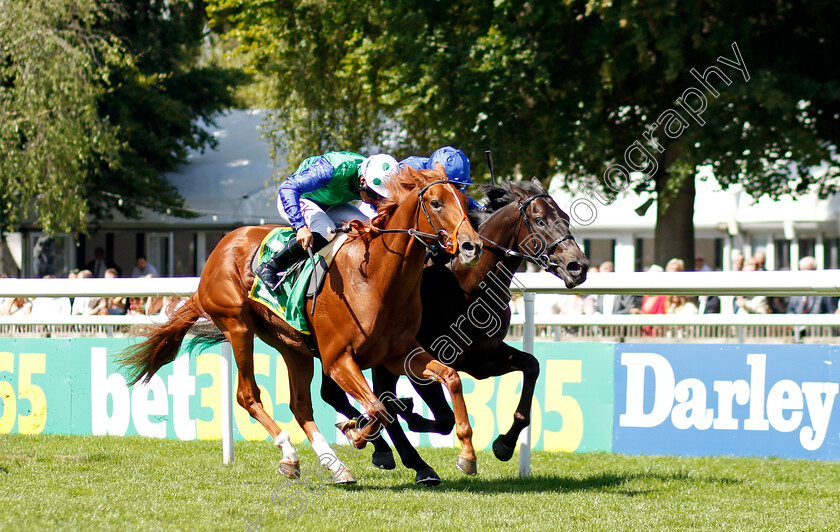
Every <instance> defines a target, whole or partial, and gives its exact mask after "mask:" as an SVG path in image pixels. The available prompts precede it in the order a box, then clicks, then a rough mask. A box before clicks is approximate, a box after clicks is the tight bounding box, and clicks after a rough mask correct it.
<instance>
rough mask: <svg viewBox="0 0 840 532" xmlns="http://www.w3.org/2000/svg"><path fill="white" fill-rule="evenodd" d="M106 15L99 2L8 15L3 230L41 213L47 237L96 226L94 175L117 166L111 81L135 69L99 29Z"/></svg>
mask: <svg viewBox="0 0 840 532" xmlns="http://www.w3.org/2000/svg"><path fill="white" fill-rule="evenodd" d="M105 15H106V14H105V12H103V11H101V10H100V9H99V8H98V6H97V3H96V2H94V1H92V0H91V1H78V2H74V1H70V0H65V1H55V2H54V1H47V0H43V1H35V2H30V1H24V0H12V1H7V2H4V3H3V6H2V7H0V196H1V197H2V205H0V216H2V219H0V222H1V223H2V226H3V228H8V227H10V226H13V225H15V224H18V223H20V222H22V221H25V220H26V218H27V216H28V214H29V212H30V210H31V209H33V208H34V211H35V216H36V217H37V218H38V219H39V220H40V221H41V224H42V226H43V228H44V230H45V231H47V232H52V231H67V230H69V229H71V228H74V227H83V226H84V224H85V223H86V221H87V220H86V215H87V213H88V206H87V203H86V201H85V194H84V191H85V185H86V177H87V167H88V166H89V165H90V164H91V163H92V162H93V161H94V160H101V161H103V163H104V164H108V161H109V157H110V153H111V152H112V151H113V150H114V149H116V148H117V146H118V144H119V141H118V140H117V138H116V136H115V135H114V132H113V130H112V128H111V127H110V126H109V125H108V124H106V123H103V121H102V120H100V118H99V116H98V113H97V102H98V99H99V98H100V97H101V96H102V94H103V92H104V87H105V85H104V83H102V81H105V80H107V78H108V77H109V75H110V73H111V72H112V70H113V69H114V68H115V67H118V66H120V64H121V63H123V62H124V61H125V60H126V58H125V57H124V56H122V54H120V53H119V50H120V47H119V44H118V43H117V42H116V41H115V40H114V39H111V38H109V37H108V36H105V35H102V34H98V33H96V32H94V31H93V30H92V28H93V27H94V26H96V25H97V24H98V23H100V22H101V20H102V18H103V17H104V16H105ZM95 57H99V58H101V61H102V63H100V64H97V63H96V61H95Z"/></svg>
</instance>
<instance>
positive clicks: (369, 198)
mask: <svg viewBox="0 0 840 532" xmlns="http://www.w3.org/2000/svg"><path fill="white" fill-rule="evenodd" d="M398 166H399V164H398V163H397V160H396V159H394V158H393V157H391V156H390V155H385V154H381V153H380V154H377V155H371V156H370V157H364V156H363V155H359V154H358V153H353V152H349V151H340V152H335V151H334V152H329V153H325V154H323V155H319V156H316V157H310V158H308V159H306V160H305V161H303V162H302V163H301V164H300V166H299V167H298V169H297V170H296V171H295V173H294V174H292V175H291V176H289V177H288V178H286V180H285V181H283V182H282V183H280V190H279V191H278V195H277V210H278V211H279V212H280V217H281V220H282V221H283V222H284V223H286V224H288V225H291V226H292V227H293V228H294V230H295V232H296V233H297V235H296V237H295V239H294V240H290V241H289V243H288V244H286V246H285V247H283V248H282V249H280V250H278V251H276V252H275V253H274V254H273V255H272V256H271V258H269V259H268V260H267V261H266V262H265V263H263V264H261V265H260V266H259V267H258V268H257V269H256V271H255V272H254V273H256V274H257V275H258V276H259V277H260V278H261V279H262V280H263V281H264V282H265V283H266V284H268V286H271V287H274V286H276V285H277V283H278V282H279V278H278V275H279V274H280V273H281V272H283V271H284V270H285V269H287V268H288V267H289V266H291V265H293V264H294V263H295V262H296V261H297V260H298V259H299V258H301V257H303V256H305V255H306V250H307V249H308V248H310V247H313V246H314V249H315V250H318V249H321V248H322V247H324V246H326V245H327V243H328V242H329V241H330V240H332V239H333V237H334V236H335V233H334V231H335V228H336V226H338V225H340V224H341V223H343V222H346V221H350V220H361V221H363V222H367V221H369V220H368V218H369V217H370V216H369V215H368V213H372V215H375V213H376V211H375V209H372V208H371V209H370V210H369V211H368V213H365V212H363V211H361V210H359V208H357V207H356V206H354V205H353V204H352V203H350V202H351V201H355V200H362V201H363V202H364V203H362V205H366V204H370V205H372V206H376V204H377V203H378V202H379V201H380V200H381V199H382V198H383V197H386V196H388V195H389V191H388V188H387V187H386V183H387V182H388V181H389V180H390V179H391V177H392V176H393V175H394V174H396V173H397V171H398Z"/></svg>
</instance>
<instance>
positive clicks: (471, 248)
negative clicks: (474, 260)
mask: <svg viewBox="0 0 840 532" xmlns="http://www.w3.org/2000/svg"><path fill="white" fill-rule="evenodd" d="M461 248H462V249H463V250H464V251H475V245H473V243H472V242H464V243H463V244H461Z"/></svg>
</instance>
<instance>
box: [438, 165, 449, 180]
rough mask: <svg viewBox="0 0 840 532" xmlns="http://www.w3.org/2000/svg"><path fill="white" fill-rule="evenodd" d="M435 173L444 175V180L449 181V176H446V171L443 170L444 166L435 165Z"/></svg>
mask: <svg viewBox="0 0 840 532" xmlns="http://www.w3.org/2000/svg"><path fill="white" fill-rule="evenodd" d="M435 172H440V173H441V174H443V177H444V179H449V176H448V175H446V170H445V169H444V168H443V165H442V164H440V163H435Z"/></svg>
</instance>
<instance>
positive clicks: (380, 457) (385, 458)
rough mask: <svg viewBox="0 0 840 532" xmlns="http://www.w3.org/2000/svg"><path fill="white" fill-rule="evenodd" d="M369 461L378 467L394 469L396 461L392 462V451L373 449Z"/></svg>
mask: <svg viewBox="0 0 840 532" xmlns="http://www.w3.org/2000/svg"><path fill="white" fill-rule="evenodd" d="M370 461H371V462H372V463H373V465H375V466H376V467H378V468H379V469H388V470H391V469H396V467H397V463H396V462H394V453H392V452H391V451H382V452H379V451H374V452H373V456H372V457H371V459H370Z"/></svg>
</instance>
